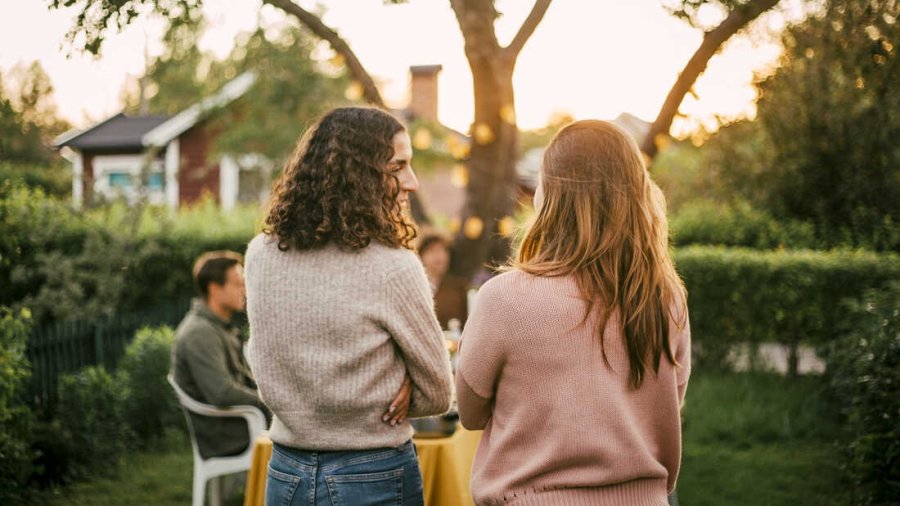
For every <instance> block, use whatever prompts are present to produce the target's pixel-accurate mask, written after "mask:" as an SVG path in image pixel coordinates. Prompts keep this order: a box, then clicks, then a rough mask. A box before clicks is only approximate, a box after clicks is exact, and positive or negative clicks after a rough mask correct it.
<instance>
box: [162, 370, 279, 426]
mask: <svg viewBox="0 0 900 506" xmlns="http://www.w3.org/2000/svg"><path fill="white" fill-rule="evenodd" d="M166 379H167V380H168V382H169V384H170V385H172V388H173V389H174V390H175V395H176V396H177V397H178V402H179V403H180V404H181V405H182V406H183V407H184V408H185V409H187V410H188V411H190V412H191V413H196V414H198V415H204V416H216V417H232V418H243V419H244V420H246V421H247V429H248V430H249V431H250V439H251V441H252V440H253V439H256V437H257V436H259V435H260V434H261V433H262V432H264V431H265V430H266V417H265V415H263V412H262V411H260V409H259V408H257V407H256V406H250V405H241V406H228V407H225V408H219V407H216V406H212V405H210V404H205V403H202V402H200V401H197V400H196V399H193V398H191V397H190V396H189V395H187V394H186V393H185V392H184V390H182V389H181V387H179V386H178V384H177V383H175V378H173V377H172V375H171V374H170V375H168V376H167V377H166Z"/></svg>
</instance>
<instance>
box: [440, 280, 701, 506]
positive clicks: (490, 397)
mask: <svg viewBox="0 0 900 506" xmlns="http://www.w3.org/2000/svg"><path fill="white" fill-rule="evenodd" d="M584 311H585V303H584V301H583V299H582V298H581V295H580V293H579V290H578V287H577V285H576V283H575V281H574V279H573V278H571V277H537V276H532V275H529V274H525V273H523V272H520V271H512V272H508V273H505V274H502V275H500V276H497V277H495V278H493V279H492V280H490V281H488V282H487V283H486V284H485V285H484V286H483V287H482V288H481V290H480V291H479V293H478V296H477V299H476V301H475V307H474V309H473V311H472V314H471V315H469V320H468V322H467V323H466V328H465V331H464V332H463V336H462V341H461V349H460V357H459V368H458V370H457V373H456V386H457V395H458V403H459V414H460V417H461V419H462V422H463V425H465V426H466V427H467V428H469V429H481V428H483V429H484V435H483V436H482V438H481V443H480V445H479V447H478V451H477V453H476V455H475V461H474V463H473V465H472V496H473V498H474V499H475V502H476V503H477V504H506V503H509V504H516V505H520V504H521V505H526V504H541V505H543V504H554V505H594V504H603V505H622V506H625V505H627V506H650V505H659V506H665V505H666V493H667V491H669V490H672V488H673V487H674V486H675V479H676V477H677V476H678V467H679V463H680V460H681V421H680V417H679V408H680V406H681V403H682V401H683V399H684V393H685V388H686V386H687V380H688V376H689V374H690V367H691V364H690V328H689V326H688V324H687V320H686V318H685V320H684V323H685V325H684V326H683V328H678V327H677V326H676V325H675V324H674V322H672V321H670V324H669V325H670V333H669V339H670V341H671V346H672V350H673V351H674V356H675V358H676V360H677V361H678V362H679V363H680V364H681V367H675V366H673V365H672V364H671V363H669V362H668V360H667V359H666V358H665V357H663V358H662V361H661V362H660V366H659V374H658V375H657V374H654V373H653V372H652V369H651V371H650V372H649V373H648V374H647V375H646V376H645V379H644V383H643V385H642V386H641V387H640V388H639V389H637V390H635V389H633V388H632V387H631V386H629V365H628V355H627V350H626V348H625V343H624V340H623V338H622V330H621V325H620V320H619V316H618V314H616V315H614V317H613V318H610V320H609V323H608V324H607V327H606V330H605V349H606V355H607V357H608V359H609V362H610V364H611V366H612V367H611V368H610V367H607V366H606V365H605V364H604V362H603V357H602V355H601V349H600V339H599V338H598V337H597V335H596V330H595V329H596V325H597V323H598V322H597V315H596V314H594V315H592V316H591V317H589V318H588V320H587V322H585V323H584V324H582V320H583V318H584ZM683 311H684V309H683V308H682V309H681V310H680V311H679V312H678V313H679V315H678V316H677V319H678V320H681V317H680V314H681V312H683Z"/></svg>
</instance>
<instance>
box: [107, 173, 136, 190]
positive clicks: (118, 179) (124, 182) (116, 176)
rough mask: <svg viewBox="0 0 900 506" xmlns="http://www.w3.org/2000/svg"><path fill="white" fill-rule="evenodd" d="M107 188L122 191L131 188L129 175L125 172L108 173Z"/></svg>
mask: <svg viewBox="0 0 900 506" xmlns="http://www.w3.org/2000/svg"><path fill="white" fill-rule="evenodd" d="M109 187H110V188H114V189H122V190H124V189H127V188H131V174H129V173H127V172H110V173H109Z"/></svg>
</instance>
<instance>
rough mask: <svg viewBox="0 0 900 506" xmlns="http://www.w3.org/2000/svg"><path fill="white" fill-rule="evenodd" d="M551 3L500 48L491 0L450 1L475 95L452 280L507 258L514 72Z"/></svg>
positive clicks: (512, 204) (540, 6) (541, 4)
mask: <svg viewBox="0 0 900 506" xmlns="http://www.w3.org/2000/svg"><path fill="white" fill-rule="evenodd" d="M550 2H551V0H536V1H535V3H534V6H533V7H532V9H531V12H530V13H529V14H528V17H527V18H526V19H525V21H524V22H523V23H522V26H521V27H519V31H518V32H517V33H516V35H515V37H513V40H512V42H510V43H509V45H508V46H507V47H501V46H500V44H499V43H498V42H497V36H496V33H495V31H494V20H496V19H497V17H499V13H498V12H497V10H496V9H495V7H494V2H493V1H492V0H450V6H451V7H452V8H453V12H454V14H455V15H456V19H457V21H458V22H459V27H460V30H462V33H463V39H464V40H465V51H466V59H467V60H468V61H469V67H470V68H471V70H472V85H473V88H474V92H475V122H474V123H473V124H472V131H471V138H472V141H471V142H472V150H471V152H470V155H469V161H468V169H469V185H468V186H467V188H466V204H465V207H464V209H463V215H462V216H461V220H460V223H461V226H460V230H459V233H458V234H457V236H456V240H455V241H454V243H453V251H452V257H451V258H452V260H451V263H450V270H449V275H450V276H452V277H455V278H459V279H463V280H470V279H471V278H472V277H473V275H474V274H475V273H476V272H478V270H479V269H480V268H481V267H483V266H485V265H488V266H491V265H492V264H497V263H503V262H505V261H506V260H507V258H508V256H509V252H510V249H509V239H508V238H506V237H503V236H502V235H501V234H500V233H499V227H498V224H499V222H500V220H501V219H503V218H505V217H507V216H511V215H512V214H513V212H514V211H515V208H516V191H517V186H516V185H517V182H518V178H517V177H516V156H517V150H518V128H517V126H516V118H515V96H514V93H513V83H512V77H513V70H514V69H515V65H516V59H517V58H518V56H519V53H520V52H521V51H522V48H523V47H524V45H525V43H526V42H527V41H528V39H529V37H531V35H532V33H534V30H535V29H536V28H537V26H538V24H539V23H540V22H541V20H542V19H543V17H544V14H545V13H546V12H547V9H548V8H549V6H550Z"/></svg>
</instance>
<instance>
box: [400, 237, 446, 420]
mask: <svg viewBox="0 0 900 506" xmlns="http://www.w3.org/2000/svg"><path fill="white" fill-rule="evenodd" d="M405 260H408V261H407V262H405V263H404V264H402V265H401V266H400V267H399V269H398V270H396V271H394V272H392V273H391V274H390V275H389V276H388V278H387V283H386V284H387V298H386V302H387V306H386V307H385V314H384V316H383V325H384V326H385V328H386V329H387V331H388V332H389V333H390V334H391V336H392V337H393V338H394V341H395V342H396V344H397V348H398V349H399V351H400V354H401V355H402V357H403V361H404V362H405V364H406V372H407V375H408V376H409V378H410V380H411V381H412V392H411V394H410V395H411V401H410V408H409V416H410V417H421V416H430V415H438V414H441V413H445V412H447V410H449V409H450V399H451V397H452V389H453V386H452V379H451V377H452V376H451V372H450V358H449V356H448V355H447V350H446V349H445V348H444V335H443V333H442V332H441V327H440V325H438V322H437V319H436V318H435V316H434V301H433V299H432V296H431V288H430V287H429V286H428V280H427V279H426V277H425V271H424V269H423V268H422V265H421V264H420V263H419V261H418V259H417V258H416V257H415V256H414V255H413V254H412V253H410V256H409V257H408V258H405Z"/></svg>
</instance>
